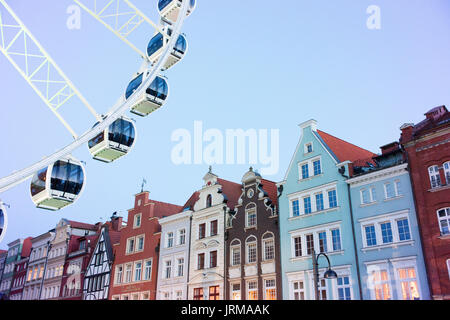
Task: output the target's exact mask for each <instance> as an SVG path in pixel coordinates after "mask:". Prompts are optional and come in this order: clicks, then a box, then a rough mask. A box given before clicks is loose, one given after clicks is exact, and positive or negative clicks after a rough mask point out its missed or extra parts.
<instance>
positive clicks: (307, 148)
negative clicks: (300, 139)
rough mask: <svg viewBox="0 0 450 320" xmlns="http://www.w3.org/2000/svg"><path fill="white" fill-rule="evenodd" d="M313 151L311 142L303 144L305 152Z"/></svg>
mask: <svg viewBox="0 0 450 320" xmlns="http://www.w3.org/2000/svg"><path fill="white" fill-rule="evenodd" d="M311 152H313V145H312V143H307V144H305V153H311Z"/></svg>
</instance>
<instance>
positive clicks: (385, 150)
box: [380, 141, 400, 155]
mask: <svg viewBox="0 0 450 320" xmlns="http://www.w3.org/2000/svg"><path fill="white" fill-rule="evenodd" d="M380 149H381V154H382V155H386V154H389V153H391V152H394V151H397V150H399V149H400V143H398V142H397V141H395V142H392V143H389V144H387V145H385V146H382V147H380Z"/></svg>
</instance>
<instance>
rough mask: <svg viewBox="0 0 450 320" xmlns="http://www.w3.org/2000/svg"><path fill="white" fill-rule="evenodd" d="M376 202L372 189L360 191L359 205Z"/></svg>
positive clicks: (373, 189) (374, 192)
mask: <svg viewBox="0 0 450 320" xmlns="http://www.w3.org/2000/svg"><path fill="white" fill-rule="evenodd" d="M375 201H376V191H375V188H374V187H371V188H369V189H361V204H370V203H373V202H375Z"/></svg>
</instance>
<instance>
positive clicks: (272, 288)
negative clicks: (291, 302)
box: [264, 279, 277, 300]
mask: <svg viewBox="0 0 450 320" xmlns="http://www.w3.org/2000/svg"><path fill="white" fill-rule="evenodd" d="M264 291H265V300H276V299H277V287H276V282H275V279H270V280H264Z"/></svg>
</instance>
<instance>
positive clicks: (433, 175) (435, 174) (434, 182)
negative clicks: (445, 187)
mask: <svg viewBox="0 0 450 320" xmlns="http://www.w3.org/2000/svg"><path fill="white" fill-rule="evenodd" d="M428 174H429V176H430V183H431V188H437V187H440V186H441V176H440V174H439V167H438V166H432V167H429V168H428Z"/></svg>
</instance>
